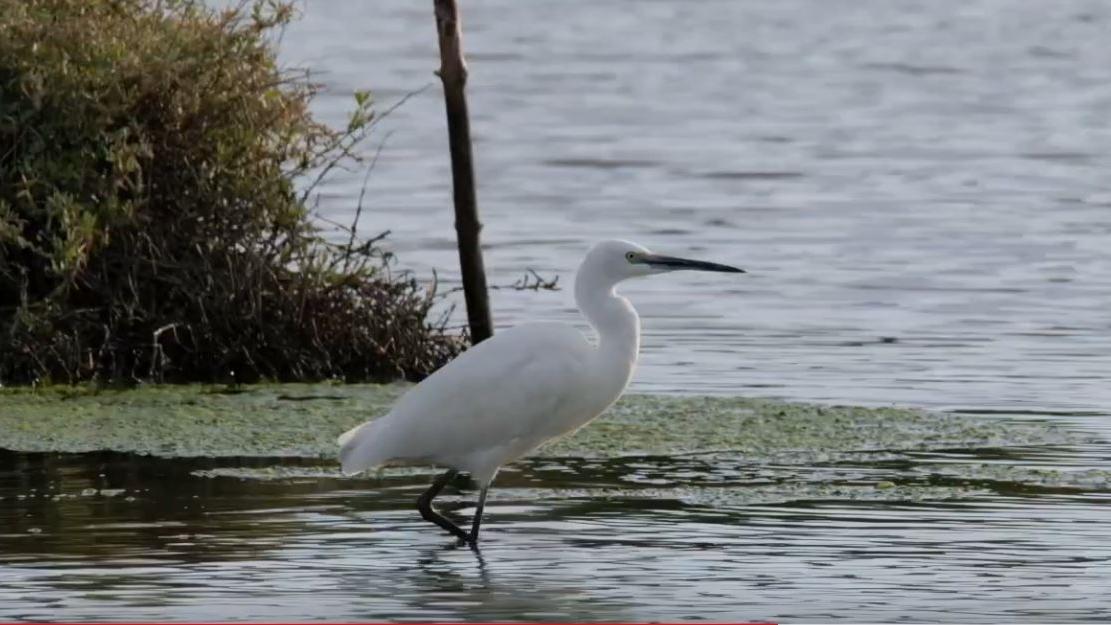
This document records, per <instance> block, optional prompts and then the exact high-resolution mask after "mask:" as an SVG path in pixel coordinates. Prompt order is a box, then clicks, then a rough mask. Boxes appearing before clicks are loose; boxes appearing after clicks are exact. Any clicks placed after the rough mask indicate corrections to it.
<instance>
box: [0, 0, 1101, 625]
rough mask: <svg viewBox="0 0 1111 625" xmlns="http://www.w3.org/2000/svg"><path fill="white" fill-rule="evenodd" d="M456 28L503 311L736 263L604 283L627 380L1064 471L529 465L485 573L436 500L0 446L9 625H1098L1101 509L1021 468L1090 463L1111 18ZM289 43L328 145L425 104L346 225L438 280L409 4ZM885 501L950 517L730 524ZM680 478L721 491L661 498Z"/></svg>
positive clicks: (533, 18) (882, 506)
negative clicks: (331, 135) (349, 131)
mask: <svg viewBox="0 0 1111 625" xmlns="http://www.w3.org/2000/svg"><path fill="white" fill-rule="evenodd" d="M465 11H466V14H465V18H466V22H465V28H466V39H465V45H466V48H467V51H468V53H469V58H470V61H471V70H472V74H471V91H470V93H471V107H472V115H473V130H474V133H475V139H476V146H475V149H476V153H477V159H478V177H479V182H480V189H479V199H480V205H481V210H482V213H483V218H484V221H485V222H486V224H487V228H486V230H485V233H484V240H485V242H486V244H487V266H488V268H489V270H490V274H491V281H492V282H493V283H497V284H508V283H511V282H513V281H514V280H516V279H518V278H519V277H520V276H521V274H523V273H524V272H525V270H526V269H530V268H531V269H535V270H537V271H539V272H540V273H541V274H544V275H546V276H551V275H559V276H560V283H561V284H569V283H570V281H571V278H572V275H573V271H574V267H575V265H576V263H577V261H578V259H579V257H580V256H581V254H582V252H583V250H584V248H585V246H586V245H588V243H589V242H590V241H592V240H595V239H598V238H603V237H611V236H618V237H625V238H630V239H633V240H636V241H638V242H641V243H644V244H646V245H648V246H650V247H654V248H657V249H659V250H661V251H666V252H672V253H679V254H688V255H691V256H696V257H702V258H706V259H710V260H719V261H722V262H729V263H733V264H738V265H740V266H743V267H745V268H747V269H748V270H749V271H750V272H751V273H750V274H749V275H746V276H743V277H741V278H737V279H734V278H732V277H722V276H715V275H709V274H707V275H689V276H688V275H675V276H668V277H659V278H655V279H653V280H645V281H641V282H638V283H631V284H629V286H628V287H627V288H625V289H624V292H625V293H626V294H627V295H628V296H629V297H630V298H631V299H632V300H633V301H634V303H635V304H636V305H637V307H638V309H639V310H640V312H641V314H642V318H643V325H644V349H643V354H642V360H641V365H640V368H639V371H638V373H637V377H636V379H635V382H634V389H635V390H638V391H642V392H651V393H712V394H746V395H760V396H772V397H780V398H787V399H794V400H807V401H819V402H840V403H851V404H868V405H876V404H881V405H882V404H896V405H905V406H918V407H925V408H930V409H935V410H942V411H952V412H966V413H974V414H988V415H991V416H992V417H993V418H998V419H1000V422H1001V423H1003V422H1004V421H1006V420H1011V419H1025V420H1030V421H1041V420H1047V421H1052V422H1054V423H1057V424H1060V425H1062V426H1064V427H1067V428H1069V429H1071V430H1073V431H1075V432H1077V433H1079V435H1080V436H1081V437H1082V439H1083V442H1078V443H1076V444H1070V445H1055V446H1048V445H1047V446H1034V447H1028V448H1008V449H931V450H928V451H924V452H921V453H902V454H894V455H893V456H892V457H891V458H888V459H886V460H884V459H877V458H874V457H867V458H862V459H860V460H859V461H842V460H839V461H831V462H829V463H817V464H814V465H806V466H794V465H791V466H764V465H761V464H759V463H753V462H746V460H745V459H744V458H715V459H712V461H711V460H708V461H706V462H702V463H699V462H691V461H688V460H683V459H676V458H641V459H625V460H614V461H609V462H606V463H593V464H592V463H581V462H580V463H576V462H574V461H573V460H570V459H569V460H568V461H567V463H565V465H559V464H558V463H556V464H553V463H552V462H550V461H541V460H535V461H527V462H523V463H520V464H519V465H517V466H515V467H513V470H512V471H507V472H506V473H504V474H503V475H502V476H501V478H499V484H498V486H499V488H498V489H497V491H496V492H495V494H494V495H493V497H494V498H493V500H492V502H491V504H490V507H489V509H488V510H489V514H490V517H489V521H488V522H489V527H488V534H487V535H486V542H485V544H484V546H483V548H482V550H481V553H474V552H471V551H470V550H467V549H455V548H452V547H451V546H449V544H448V541H447V540H445V539H443V538H441V537H439V536H437V535H436V533H435V532H433V531H431V529H430V526H426V525H425V524H423V523H422V522H421V521H420V520H419V519H418V518H417V517H416V514H415V512H414V511H413V510H412V508H411V501H412V499H413V498H414V497H415V496H416V494H417V493H418V492H419V491H420V490H421V489H422V488H423V486H424V485H425V484H426V483H427V481H428V476H427V475H415V476H414V475H410V476H404V475H403V476H393V477H388V478H384V479H383V480H382V481H377V480H374V479H365V480H361V481H343V480H336V479H333V478H329V477H319V476H318V475H314V474H313V472H312V471H310V470H308V469H309V468H305V473H304V475H301V476H297V475H294V476H292V477H289V478H287V479H284V480H277V481H262V480H258V479H239V478H235V477H227V476H224V477H201V476H198V475H196V474H193V473H192V471H194V470H196V469H202V468H211V467H212V466H215V465H216V464H217V463H216V461H211V460H197V461H195V462H182V461H160V460H154V459H149V458H134V457H120V456H115V455H110V454H107V455H104V454H93V455H85V456H41V455H31V456H28V455H17V454H10V453H4V454H0V497H2V499H0V519H3V523H4V525H0V553H2V554H3V555H0V616H2V617H4V618H9V619H71V620H78V619H109V618H111V619H118V618H126V619H141V618H188V619H193V620H206V619H207V620H239V619H263V618H269V619H317V618H319V619H348V620H350V619H391V620H416V619H466V620H509V619H536V620H556V619H562V620H576V619H590V620H626V621H627V620H637V619H667V620H672V619H675V620H679V619H681V620H687V619H696V618H699V617H701V618H707V619H711V620H724V619H745V618H748V619H778V620H819V619H820V620H831V621H857V622H859V621H873V622H874V621H890V620H907V621H922V620H944V621H964V622H988V621H1001V620H1006V621H1039V620H1041V621H1044V620H1051V621H1081V620H1104V621H1106V620H1109V619H1111V599H1108V597H1107V593H1106V590H1105V588H1106V586H1107V580H1108V579H1109V578H1111V520H1109V519H1111V515H1109V513H1111V507H1109V505H1108V504H1111V487H1109V486H1108V485H1107V483H1106V481H1102V482H1101V481H1099V479H1095V480H1084V479H1073V478H1068V477H1066V478H1061V479H1054V480H1049V481H1048V482H1047V481H1045V480H1041V479H1038V478H1036V477H1035V476H1034V475H1035V474H1032V473H1029V471H1031V470H1034V469H1046V470H1048V469H1054V470H1059V471H1063V472H1064V474H1065V475H1066V476H1068V475H1086V474H1085V473H1084V472H1091V471H1098V470H1106V469H1107V468H1108V461H1109V460H1111V445H1109V444H1108V439H1109V435H1111V426H1109V425H1108V424H1109V423H1111V421H1109V420H1108V419H1107V417H1108V416H1109V413H1111V384H1108V383H1107V380H1108V374H1109V372H1111V314H1109V313H1108V308H1107V302H1108V301H1109V300H1111V255H1109V254H1108V252H1107V249H1108V241H1109V235H1111V188H1109V187H1108V186H1107V184H1106V172H1107V171H1108V168H1109V167H1111V121H1109V118H1108V116H1107V115H1106V111H1107V110H1108V108H1109V107H1111V65H1108V64H1107V63H1106V45H1105V43H1104V41H1105V38H1106V32H1107V29H1108V28H1109V27H1111V6H1109V5H1107V4H1106V3H1103V2H1098V1H1094V0H1093V1H1089V2H1085V1H1081V0H1061V1H1059V2H1055V3H1052V5H1050V4H1044V3H1023V2H1015V1H1007V0H962V1H960V2H956V1H955V0H953V1H950V0H944V1H932V2H909V1H900V2H879V1H866V2H847V1H846V2H841V1H837V2H818V1H815V0H810V1H803V0H786V1H781V2H775V3H772V2H732V1H726V0H723V1H720V2H714V1H703V2H693V1H682V2H681V1H679V0H661V1H657V2H640V3H636V4H632V3H621V2H594V1H590V2H588V1H585V0H583V1H576V2H570V1H567V2H559V3H539V2H513V1H511V0H496V1H490V2H483V3H469V4H468V5H467V6H465ZM283 46H284V48H283V49H284V56H285V59H286V60H287V61H288V62H290V63H297V64H302V65H307V66H310V67H313V68H317V69H319V70H321V73H320V74H319V75H318V78H319V79H320V80H321V81H322V82H323V83H324V84H325V85H326V87H327V92H326V93H325V95H324V96H323V97H322V98H321V99H320V101H319V102H318V110H319V112H320V114H321V115H322V116H323V117H324V118H326V119H329V120H331V121H334V122H337V123H338V122H339V121H340V120H342V118H343V112H344V111H345V110H348V109H349V108H350V102H351V93H352V92H353V91H354V90H355V89H357V88H362V87H371V88H373V89H375V91H376V93H377V96H378V97H379V99H380V101H382V102H383V104H384V105H389V104H390V103H393V102H396V101H398V100H399V99H400V98H401V97H403V96H404V95H405V94H407V93H410V92H412V91H415V90H418V89H420V88H422V87H423V86H424V85H426V84H429V83H432V84H433V86H432V88H429V89H428V90H426V91H424V92H421V93H420V94H418V95H416V96H414V97H412V98H411V99H410V100H409V101H408V102H406V103H405V104H404V105H403V106H402V107H400V108H399V109H397V110H396V111H395V112H393V113H392V114H391V115H390V117H388V118H387V119H386V120H384V121H383V122H382V123H381V125H380V127H379V130H380V131H381V132H380V133H379V134H378V135H377V137H378V139H380V140H382V139H384V140H385V148H384V149H383V152H382V156H381V159H380V160H379V162H378V165H377V168H376V169H375V171H374V172H373V174H372V175H371V178H370V183H369V184H370V186H369V191H368V199H369V202H368V205H367V210H368V212H367V213H366V214H365V215H364V217H363V220H362V222H361V224H360V226H361V229H362V230H363V232H364V233H366V234H374V233H377V232H378V231H381V230H386V229H389V230H392V236H391V238H390V241H391V245H392V246H393V248H394V249H395V250H396V251H397V252H398V254H399V257H400V259H401V264H402V265H403V266H405V267H408V268H412V269H414V270H415V271H416V273H417V275H418V276H419V277H421V278H423V279H430V278H431V276H432V270H433V269H436V270H437V271H438V272H439V275H440V277H441V278H442V279H444V281H445V282H446V284H448V285H449V286H450V285H452V284H454V283H455V279H456V278H455V273H454V269H455V267H456V265H457V261H456V258H455V250H454V231H453V229H452V224H451V220H450V217H449V214H450V178H449V170H448V160H447V151H446V139H445V129H444V122H443V110H442V101H441V99H440V96H439V91H438V86H437V85H436V84H435V83H434V81H435V80H436V79H435V77H434V76H433V75H432V73H431V72H432V70H433V69H435V67H436V65H437V63H438V61H437V53H436V49H435V39H434V29H433V23H432V18H431V10H430V7H429V6H428V5H427V4H426V3H412V2H406V1H402V0H390V1H388V2H387V1H377V2H374V3H370V2H346V3H338V2H323V1H310V2H308V3H307V4H306V5H305V6H304V19H303V20H302V21H301V22H299V23H298V24H297V25H295V26H294V27H292V28H290V29H289V30H288V32H286V33H285V35H284V38H283ZM387 136H388V139H387V138H386V137H387ZM361 184H362V172H352V173H351V174H349V175H341V176H339V177H337V178H336V179H334V180H333V181H332V182H331V183H330V184H328V185H327V186H326V187H325V188H324V189H323V196H322V204H321V206H322V210H323V211H324V213H325V214H326V215H327V216H328V217H329V218H331V219H335V220H338V221H346V220H349V219H350V218H351V216H352V214H353V208H354V204H355V200H356V198H357V196H358V191H359V189H360V187H361ZM569 300H570V297H569V293H568V291H567V290H564V291H559V292H544V291H541V292H518V291H512V290H498V291H495V292H494V301H493V305H494V310H495V315H496V322H497V323H498V325H499V326H505V325H512V324H514V323H517V322H520V321H523V320H526V319H548V320H551V319H554V320H568V321H574V320H575V319H576V317H575V313H574V310H573V308H572V306H571V302H570V301H569ZM232 464H247V465H249V466H254V464H253V463H250V462H247V461H243V462H242V463H232ZM264 464H268V463H265V462H264ZM294 464H295V465H296V464H298V463H294ZM981 465H984V466H986V467H988V469H992V468H998V469H999V470H1000V471H1002V472H1003V473H1002V474H1001V475H995V474H993V473H991V471H989V470H987V469H985V468H984V466H981ZM1023 471H1026V472H1025V473H1024V472H1023ZM880 480H882V481H890V482H892V483H893V484H895V485H897V486H898V487H899V488H902V487H904V486H906V485H910V486H913V487H914V488H919V489H927V488H931V487H949V486H959V487H961V488H963V489H971V490H968V491H967V492H965V493H964V495H962V496H960V497H942V496H927V497H923V498H922V499H921V500H916V501H896V500H892V499H891V498H879V499H868V498H864V499H853V498H852V497H851V496H849V495H846V494H844V493H842V494H837V493H833V494H829V495H826V496H824V497H815V496H813V495H812V494H810V493H809V491H805V493H804V494H800V495H798V496H797V497H793V498H792V497H786V496H782V495H778V496H776V497H771V498H770V499H768V500H764V501H752V500H749V499H745V498H744V497H741V498H739V499H737V498H731V497H730V496H725V495H726V494H729V493H734V494H736V493H742V494H743V493H749V492H753V491H755V490H757V489H759V488H762V487H764V485H767V484H769V483H770V484H775V485H780V486H784V487H785V486H789V485H799V484H812V483H821V484H826V485H838V486H841V485H843V486H846V487H851V486H853V485H855V484H860V483H868V484H874V483H877V481H880ZM707 483H713V484H717V485H718V486H720V487H721V488H720V489H719V491H715V492H716V493H718V494H720V495H721V496H715V497H701V496H694V495H692V494H691V492H692V489H696V488H701V487H703V486H705V485H706V484H707ZM51 487H53V488H51ZM649 487H651V489H650V490H645V491H644V494H643V496H637V493H636V492H635V491H636V489H638V488H646V489H647V488H649ZM31 489H37V490H34V491H32V490H31ZM86 489H93V492H92V494H83V493H87V491H86ZM98 489H99V490H98ZM104 489H107V490H104ZM614 489H617V490H616V491H615V490H614ZM788 490H789V489H788ZM44 492H45V493H47V494H48V495H49V496H43V493H44ZM699 492H701V491H699ZM776 492H779V491H776ZM57 493H62V494H67V495H72V497H63V498H60V499H57V500H55V499H54V496H55V494H57ZM98 493H99V494H98ZM104 493H107V495H106V494H104ZM568 493H569V494H568ZM19 495H23V497H24V498H23V499H18V498H17V497H18V496H19ZM464 495H465V499H463V500H461V501H470V500H471V497H473V492H472V491H466V492H465V493H464ZM129 497H130V498H131V500H130V501H129V500H128V498H129ZM469 511H470V508H467V507H464V508H462V509H460V512H461V513H462V514H467V513H468V512H469ZM5 528H6V529H5ZM36 530H37V531H36Z"/></svg>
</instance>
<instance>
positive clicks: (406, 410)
mask: <svg viewBox="0 0 1111 625" xmlns="http://www.w3.org/2000/svg"><path fill="white" fill-rule="evenodd" d="M676 269H702V270H709V271H732V272H740V271H741V270H739V269H735V268H733V267H727V266H725V265H717V264H713V263H704V262H700V261H690V260H686V259H679V258H674V257H668V256H659V255H656V254H652V253H651V252H649V251H648V250H647V249H645V248H643V247H641V246H639V245H636V244H635V243H630V242H627V241H604V242H602V243H599V244H598V245H596V246H594V247H593V248H592V249H591V250H590V252H588V253H587V255H586V258H585V259H584V260H583V262H582V264H581V265H580V267H579V270H578V272H577V273H576V276H575V301H576V303H577V304H578V306H579V309H580V310H581V311H582V313H583V315H584V316H585V317H586V319H587V321H589V322H590V324H591V326H593V328H594V330H595V332H596V333H597V339H596V340H595V341H590V340H588V339H587V337H586V336H584V335H583V334H582V333H581V332H580V331H579V330H577V329H575V328H574V327H572V326H569V325H564V324H559V323H534V324H526V325H522V326H518V327H515V328H512V329H510V330H505V331H502V332H499V333H497V334H496V335H495V336H494V337H492V338H490V339H487V340H486V341H483V342H481V343H479V344H478V345H475V346H474V347H472V348H470V349H469V350H467V351H466V352H464V353H463V354H462V355H460V356H459V357H458V358H456V359H455V360H453V361H452V362H450V363H449V364H447V365H446V366H444V367H442V368H441V369H440V370H438V371H436V372H435V373H433V374H432V375H430V376H429V377H428V378H426V379H425V380H423V381H422V382H421V383H420V384H418V385H416V386H415V387H413V388H412V389H410V390H409V391H408V392H407V393H405V395H403V396H402V397H401V398H400V399H399V400H398V401H397V403H396V404H395V405H394V406H393V408H392V409H391V410H390V412H389V413H388V414H386V415H385V416H383V417H381V418H379V419H377V420H373V421H368V422H367V423H364V424H362V425H359V426H357V427H355V428H353V429H351V430H349V431H348V432H346V433H344V434H343V435H342V436H340V438H339V444H340V461H341V463H342V465H343V471H344V472H345V473H356V472H359V471H364V470H367V469H371V468H374V467H377V466H381V465H385V464H395V463H406V464H414V463H420V464H434V465H439V466H443V467H448V468H450V469H453V470H458V471H465V472H467V473H469V474H470V475H471V477H472V478H473V479H474V480H475V481H477V482H478V483H479V484H480V485H481V486H482V488H483V492H482V495H483V500H484V497H485V489H486V488H487V487H488V486H489V484H490V482H491V481H492V480H493V479H494V476H495V475H496V474H497V471H498V468H499V467H501V466H502V465H504V464H506V463H507V462H511V461H513V460H515V459H517V458H519V457H521V456H523V455H525V454H527V453H528V452H530V451H532V450H533V449H535V448H537V447H539V446H540V445H542V444H543V443H545V442H547V441H549V440H552V439H554V438H557V437H559V436H562V435H565V434H568V433H570V432H573V431H574V430H576V429H578V428H580V427H582V426H583V425H586V424H587V423H589V422H590V421H592V420H593V419H594V418H596V417H597V416H599V415H600V414H602V412H604V411H605V410H606V408H608V407H609V406H610V405H612V404H613V403H614V402H615V401H616V400H617V398H618V397H620V396H621V393H622V392H624V390H625V388H626V387H627V386H628V384H629V380H630V379H631V377H632V374H633V369H634V367H635V366H636V360H637V352H638V349H639V344H640V321H639V319H638V317H637V314H636V311H635V310H634V309H633V307H632V305H631V304H630V303H629V301H628V300H626V299H625V298H623V297H621V296H619V295H617V294H616V293H615V292H614V285H616V284H617V283H618V282H620V281H621V280H624V279H626V278H632V277H637V276H643V275H650V274H653V273H662V272H665V271H672V270H676ZM452 475H454V472H453V473H451V474H450V475H449V476H447V477H448V478H450V477H451V476H452ZM444 481H446V480H444ZM437 484H438V486H437V485H434V486H433V489H430V491H429V493H427V494H426V497H427V502H425V505H426V506H427V504H430V502H431V499H432V497H434V496H435V494H436V493H438V492H439V488H442V484H441V483H439V482H438V483H437ZM423 501H424V498H422V502H423ZM480 506H481V500H480ZM429 510H430V508H429ZM422 514H425V516H426V518H429V514H432V515H433V516H438V515H435V513H431V512H428V513H427V514H426V510H425V509H423V508H422ZM477 514H478V516H480V515H481V508H480V511H479V512H478V513H477ZM441 518H442V517H441ZM429 520H432V521H435V522H436V523H437V524H440V525H441V526H442V527H444V528H445V529H448V530H449V531H452V532H453V533H455V534H456V535H458V536H460V538H463V539H466V540H472V541H473V540H475V539H476V538H477V531H478V518H477V517H476V520H475V525H474V530H473V531H472V534H471V535H470V536H467V535H466V534H465V533H463V532H462V530H458V531H456V530H457V529H458V528H456V529H451V528H450V527H448V526H446V525H444V522H447V523H448V524H449V525H453V524H451V523H450V522H449V521H446V519H444V522H441V520H437V519H433V518H429Z"/></svg>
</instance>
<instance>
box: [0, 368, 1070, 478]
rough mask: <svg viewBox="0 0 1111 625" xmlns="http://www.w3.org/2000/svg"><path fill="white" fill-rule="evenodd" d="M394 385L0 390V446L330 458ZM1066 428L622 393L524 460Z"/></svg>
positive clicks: (799, 452) (769, 452)
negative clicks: (586, 423)
mask: <svg viewBox="0 0 1111 625" xmlns="http://www.w3.org/2000/svg"><path fill="white" fill-rule="evenodd" d="M407 388H409V387H408V386H406V385H371V384H361V385H339V384H312V385H308V384H284V385H260V386H248V387H241V388H236V389H227V388H223V387H210V386H200V385H196V386H155V387H145V388H141V389H137V390H124V391H111V390H105V391H92V390H88V389H69V388H47V389H45V390H30V389H16V390H4V391H0V448H4V449H9V450H13V451H29V452H87V451H96V450H112V451H120V452H133V453H138V454H146V455H153V456H161V457H301V458H331V457H334V456H335V453H336V445H335V439H336V437H337V436H338V435H339V434H340V433H341V432H343V431H345V430H347V429H348V428H350V427H352V426H354V425H356V424H358V423H361V422H362V421H365V420H367V419H371V418H374V417H376V416H378V415H381V414H383V413H385V412H386V411H387V410H388V409H389V406H390V405H391V404H392V402H393V401H394V400H395V399H396V398H397V397H398V396H399V395H400V394H401V393H403V392H404V391H405V390H406V389H407ZM1074 439H1075V436H1074V435H1071V434H1070V433H1069V432H1068V431H1066V430H1064V429H1062V428H1058V427H1054V426H1051V425H1049V424H1045V423H1041V422H1032V421H1031V422H1014V421H1007V420H1003V419H983V418H974V417H965V416H954V415H942V414H931V413H927V412H921V411H915V410H905V409H895V408H859V407H828V406H814V405H805V404H792V403H784V402H777V401H771V400H759V399H744V398H726V397H672V396H651V395H627V396H625V397H624V398H622V399H621V400H620V401H619V402H618V403H617V405H615V406H614V407H613V408H612V409H610V411H609V412H608V413H606V414H605V415H603V416H602V417H601V418H599V419H598V420H597V421H595V422H594V423H592V424H591V425H589V426H587V427H585V428H583V429H581V430H579V431H578V432H576V433H575V434H574V435H572V436H569V437H567V438H565V439H562V440H559V441H555V442H553V443H550V444H548V445H546V446H545V447H543V448H541V449H540V450H538V451H537V452H535V453H534V454H533V456H535V457H583V458H614V457H628V456H675V455H682V454H708V453H715V452H731V453H739V454H743V455H745V456H746V457H749V458H753V459H762V460H764V461H766V462H780V463H791V464H796V463H809V462H828V461H833V460H836V459H837V458H839V457H844V456H849V455H851V456H853V457H859V456H860V455H861V454H882V453H884V452H891V451H909V450H938V449H972V448H986V447H1011V446H1028V445H1051V444H1062V443H1068V442H1070V441H1072V440H1074Z"/></svg>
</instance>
